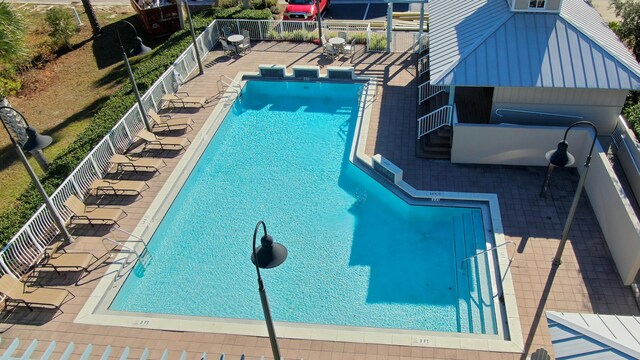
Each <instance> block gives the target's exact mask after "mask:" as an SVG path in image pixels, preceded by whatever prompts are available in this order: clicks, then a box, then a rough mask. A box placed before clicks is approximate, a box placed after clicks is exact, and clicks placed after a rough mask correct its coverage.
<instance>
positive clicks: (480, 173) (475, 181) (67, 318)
mask: <svg viewBox="0 0 640 360" xmlns="http://www.w3.org/2000/svg"><path fill="white" fill-rule="evenodd" d="M360 55H361V56H359V57H358V58H357V59H355V60H354V63H353V64H352V65H353V66H355V68H356V72H357V73H358V74H362V75H370V76H376V77H378V78H379V80H380V81H381V84H382V86H381V87H380V89H379V92H378V97H377V100H376V102H375V103H374V104H373V107H374V108H373V112H372V120H371V121H372V123H371V128H370V134H371V135H372V136H370V139H369V142H368V143H367V146H366V152H367V153H368V154H370V155H373V154H376V153H379V154H382V155H383V156H385V157H386V158H388V159H389V160H391V161H393V162H394V163H395V164H396V165H398V166H399V167H401V168H402V169H403V170H404V177H405V180H406V181H407V182H409V183H410V184H411V185H413V186H414V187H415V188H418V189H425V190H434V191H462V192H484V193H495V194H497V195H498V199H499V201H500V209H501V214H502V222H503V226H504V232H505V237H506V240H507V241H514V242H516V243H517V244H518V248H517V254H516V257H515V260H514V262H513V264H512V267H511V271H512V272H513V278H514V286H515V290H516V296H517V303H518V308H519V312H520V318H521V323H522V331H523V336H524V339H525V343H526V350H527V351H528V353H531V352H533V351H534V350H535V349H537V348H539V347H545V348H546V349H547V350H549V351H552V345H551V340H550V335H549V330H548V328H547V323H546V318H545V316H544V312H543V310H546V309H548V310H558V311H568V312H588V313H605V314H619V315H640V312H639V310H638V307H637V305H636V303H635V301H634V299H633V297H632V294H631V291H630V290H629V288H627V287H624V286H623V285H622V282H621V280H620V278H619V276H618V274H617V271H616V268H615V265H614V264H613V261H612V259H611V256H610V255H609V251H608V249H607V246H606V243H605V242H604V238H603V235H602V233H601V231H600V228H599V226H598V223H597V220H596V218H595V216H594V214H593V212H592V210H591V208H590V206H589V202H588V199H587V198H586V197H584V198H583V199H582V202H581V204H580V207H579V210H578V213H577V216H576V219H575V222H574V225H573V229H572V232H571V236H570V242H569V244H568V246H567V249H566V251H565V253H564V258H563V259H564V263H563V264H562V265H561V266H560V267H559V268H558V269H557V271H556V268H552V266H551V259H552V258H553V256H554V254H555V250H556V247H557V245H558V241H559V237H560V234H561V232H562V226H563V224H564V221H565V218H566V215H567V212H568V209H569V206H570V203H571V199H572V196H573V194H574V189H575V185H576V183H577V173H576V172H575V170H574V171H556V172H555V173H554V175H553V179H552V183H551V186H550V192H549V196H548V198H547V199H540V198H539V197H538V192H539V190H540V186H541V183H542V180H543V175H544V169H543V168H536V167H516V166H486V165H456V164H451V163H449V162H448V161H436V160H424V159H417V158H416V157H415V156H414V154H415V131H416V129H415V127H416V93H417V90H416V84H415V79H414V77H415V61H416V59H415V56H414V55H412V54H385V53H375V54H373V53H365V54H360ZM204 63H205V66H206V71H205V74H204V75H203V76H195V77H194V78H192V79H191V80H190V81H188V82H187V83H186V84H185V85H184V86H183V89H184V90H186V91H189V93H190V94H191V95H194V96H205V97H208V98H209V97H213V98H215V95H216V94H217V93H218V89H217V86H216V81H217V80H218V79H219V77H220V76H221V75H222V74H225V75H227V76H229V77H232V78H233V77H234V76H235V75H236V73H237V72H239V71H256V70H257V67H258V65H259V64H264V63H267V64H268V63H274V64H284V65H287V66H291V65H296V64H297V65H320V66H321V67H325V66H330V65H331V66H339V65H344V66H349V65H350V62H349V60H348V59H346V58H345V59H338V60H336V61H333V62H330V61H328V60H326V58H324V57H323V56H321V54H320V51H319V49H318V47H317V46H314V45H311V44H300V43H287V42H262V43H258V44H255V46H254V48H253V51H252V52H251V53H249V54H247V55H244V56H241V57H234V58H229V57H224V56H222V53H221V52H220V51H214V52H212V53H210V54H209V55H208V56H207V58H206V59H205V61H204ZM215 103H216V102H215V101H212V102H211V103H210V104H208V105H207V106H206V107H205V109H203V110H201V111H198V112H193V113H191V114H190V116H191V117H192V118H193V119H194V120H195V122H196V125H195V126H194V130H193V131H190V132H187V133H186V134H183V135H182V136H186V137H188V138H193V136H194V135H195V134H196V133H197V132H198V131H199V130H200V127H201V126H202V123H203V122H204V120H205V119H206V118H207V117H208V116H209V114H210V113H211V111H212V109H213V108H214V107H215ZM159 155H161V156H163V157H164V158H165V160H166V162H167V164H168V166H167V167H166V168H164V169H162V170H161V173H160V174H158V175H157V176H154V177H152V178H151V179H149V180H148V183H149V185H150V186H151V188H150V189H148V190H146V191H144V192H143V195H144V197H143V198H139V199H137V200H135V201H124V202H123V201H121V202H120V205H119V206H122V207H123V208H124V209H125V210H126V211H127V213H128V216H127V217H126V218H124V219H123V220H122V221H120V225H121V227H122V228H123V229H125V230H128V231H132V230H133V229H134V228H135V226H136V225H137V224H138V221H139V220H140V218H141V217H142V216H143V214H144V213H145V211H146V209H147V207H148V206H149V204H150V203H151V202H152V201H153V199H154V197H155V195H156V194H157V193H158V192H159V190H160V188H161V186H162V184H163V183H164V182H165V181H166V179H167V177H168V176H169V174H170V173H171V171H172V169H173V168H174V167H175V166H176V164H177V162H178V161H179V160H180V158H181V156H180V154H171V153H168V152H167V153H163V154H159ZM248 230H249V231H250V229H248ZM73 234H74V235H75V236H78V240H77V242H76V243H74V244H72V245H71V246H70V248H71V249H72V250H73V251H91V252H93V253H94V254H96V256H98V257H99V259H98V260H97V261H96V263H94V264H93V265H92V267H91V269H92V271H91V273H90V274H88V275H86V276H85V277H83V278H81V279H78V274H74V273H68V274H64V275H62V276H58V277H51V276H46V274H45V275H42V276H43V277H42V279H40V280H41V281H42V282H43V283H45V284H46V285H50V286H60V287H65V288H67V289H69V290H70V291H71V292H72V293H73V295H74V296H75V297H74V298H73V299H71V300H70V301H68V302H67V303H65V304H64V305H63V306H62V310H63V311H64V313H62V314H60V313H55V312H53V311H40V310H38V311H34V312H32V313H30V312H29V311H27V310H25V309H21V308H19V309H14V310H12V311H9V312H6V311H5V312H4V313H3V321H2V325H0V328H1V331H2V337H3V339H2V343H1V344H0V349H6V347H7V346H8V344H10V341H9V340H10V339H12V338H15V337H19V338H20V339H21V340H31V339H38V340H40V341H41V343H40V345H39V346H38V349H37V351H36V352H35V353H34V355H33V356H32V357H33V358H37V357H39V356H40V355H41V354H42V352H43V351H44V350H45V348H46V345H47V341H50V340H55V341H56V342H57V343H58V344H59V345H58V346H57V348H56V353H55V355H54V358H57V357H59V356H60V354H61V352H62V351H63V350H64V349H65V348H66V345H67V344H68V343H69V342H74V343H75V344H76V347H75V351H74V357H75V358H78V357H79V356H80V354H82V352H83V351H84V349H85V347H86V345H87V344H93V346H94V351H93V354H102V351H103V350H104V348H105V347H106V346H107V345H110V346H112V347H113V351H112V354H113V356H112V357H116V356H117V357H119V356H120V354H121V353H122V350H123V349H124V347H125V346H128V347H129V348H130V350H131V351H130V357H131V358H134V357H139V356H140V355H141V354H142V351H143V349H144V348H149V350H150V358H151V359H157V358H159V357H160V356H161V354H162V352H163V350H164V349H165V348H166V349H169V350H170V351H171V355H170V358H174V359H175V358H178V356H179V353H180V352H182V351H183V350H186V351H187V352H188V358H189V359H196V358H198V359H199V358H200V355H201V354H202V352H207V353H208V354H209V357H210V358H214V357H218V356H219V354H221V353H225V354H226V355H227V356H228V357H229V358H230V359H239V357H240V355H241V354H245V355H247V358H248V359H258V358H259V357H260V356H262V355H264V356H266V357H269V356H270V354H271V350H270V347H269V340H268V339H267V338H265V337H253V336H239V335H228V334H212V333H195V332H174V331H160V330H149V329H139V328H124V327H110V326H95V325H83V324H74V323H73V320H74V319H75V317H76V315H77V313H78V312H79V310H80V309H81V308H82V306H83V304H84V302H85V301H86V299H87V297H88V296H89V295H90V294H91V292H92V291H93V289H94V287H95V286H96V285H97V283H98V282H99V280H100V278H101V276H103V275H104V273H105V271H106V269H107V268H108V267H109V265H110V264H111V258H110V257H109V255H108V253H107V252H106V250H105V248H104V246H103V245H102V242H101V237H102V236H105V235H106V236H109V237H112V238H114V239H124V238H125V234H123V233H120V232H117V231H115V232H111V233H109V229H108V228H89V229H87V228H86V227H77V228H75V229H73ZM254 280H255V279H252V280H251V281H254ZM276 330H277V329H276ZM27 344H28V341H23V342H22V343H21V347H20V349H19V350H20V352H22V351H24V350H25V348H26V346H27ZM279 344H280V347H281V352H282V354H283V356H285V358H287V359H294V358H304V359H516V358H521V355H519V354H500V353H491V352H480V351H466V350H451V349H438V348H427V347H418V346H389V345H375V344H359V343H358V344H357V343H346V342H327V341H312V340H293V339H284V338H280V339H279ZM93 358H98V355H95V356H94V357H93Z"/></svg>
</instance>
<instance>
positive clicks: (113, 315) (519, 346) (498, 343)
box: [74, 72, 524, 353]
mask: <svg viewBox="0 0 640 360" xmlns="http://www.w3.org/2000/svg"><path fill="white" fill-rule="evenodd" d="M245 76H247V77H255V76H256V73H254V72H239V73H238V74H237V75H236V77H235V78H234V82H235V83H237V84H241V86H244V84H245V81H244V80H243V78H244V77H245ZM267 80H277V79H267ZM318 80H326V79H318ZM355 80H359V81H371V80H373V81H375V79H371V78H367V77H359V78H358V79H355ZM367 88H368V87H367ZM371 96H373V95H371V94H369V92H368V91H367V92H366V94H364V96H362V97H361V104H360V108H359V111H362V116H360V114H359V115H358V119H357V122H356V131H355V132H354V140H353V141H354V143H353V146H352V149H351V154H350V157H351V161H352V162H353V163H354V164H356V165H357V166H359V167H361V168H362V164H365V165H367V166H369V167H370V169H374V165H373V161H374V158H373V157H370V156H368V155H366V154H365V153H364V149H363V147H361V146H358V145H359V144H360V142H361V141H363V142H362V144H364V143H366V136H367V134H368V127H369V117H370V114H371V104H372V101H371V100H372V98H371ZM236 97H237V92H236V91H234V90H232V89H231V87H229V88H227V90H226V91H225V92H224V93H223V94H222V97H221V99H220V101H219V102H218V104H217V105H216V107H215V108H214V110H213V112H212V113H211V115H210V116H209V117H208V119H207V120H206V121H205V123H204V124H203V127H202V129H201V130H200V131H199V132H198V134H197V135H196V136H195V137H194V139H193V141H192V142H191V145H190V146H189V147H188V148H187V150H186V151H185V153H184V154H183V157H182V159H180V161H179V162H178V164H177V166H176V168H175V169H174V171H173V172H172V173H171V175H170V176H169V178H168V179H167V182H166V183H165V184H164V186H163V187H162V189H161V190H160V192H159V193H158V195H157V196H156V198H155V199H154V201H153V202H152V204H151V206H150V207H149V209H148V210H147V211H146V213H145V214H144V216H143V217H142V219H141V220H140V222H139V223H138V226H137V227H136V228H135V230H134V231H133V232H132V234H133V236H134V237H138V238H142V239H149V238H150V237H151V235H152V234H153V233H154V232H155V230H156V228H157V227H158V225H159V224H160V222H161V221H162V218H163V217H164V215H165V213H166V212H167V210H168V209H169V207H170V206H171V204H172V203H173V201H174V200H175V198H176V196H177V195H178V193H179V191H180V189H181V188H182V186H183V184H184V183H185V181H186V179H187V178H188V176H189V175H190V173H191V171H192V170H193V168H194V167H195V166H196V164H197V163H198V161H199V159H200V157H201V155H202V153H203V152H204V151H205V149H206V147H207V145H208V144H209V142H210V141H211V139H212V138H213V136H214V135H215V133H216V132H217V130H218V128H219V126H220V125H221V124H222V121H223V120H224V118H225V116H226V115H227V113H228V112H229V110H230V109H231V107H232V105H233V102H234V101H235V99H236ZM369 101H371V102H369ZM374 157H375V156H374ZM354 160H357V161H354ZM382 161H386V162H385V165H389V166H390V165H392V164H390V162H388V161H387V160H386V159H383V160H382ZM396 185H398V187H399V188H400V189H401V190H402V191H404V192H406V193H407V194H408V195H410V196H412V197H415V198H418V199H429V200H433V201H436V200H435V199H438V200H439V199H455V200H465V201H482V202H486V203H487V204H488V205H489V209H490V215H491V219H492V222H493V229H494V240H495V243H496V245H498V244H502V243H504V235H503V233H502V223H501V219H500V211H499V206H498V200H497V196H496V195H495V194H473V193H452V192H433V191H421V190H416V189H414V188H413V187H411V185H409V184H407V183H405V182H404V181H401V182H399V183H398V184H396ZM134 237H131V238H130V239H129V242H127V245H131V246H132V247H133V246H138V247H140V246H142V244H140V241H139V240H136V239H135V238H134ZM500 250H503V251H500ZM504 250H506V249H504V247H502V248H501V249H499V250H498V262H499V265H500V268H501V269H502V268H504V267H506V264H507V263H508V258H507V253H506V251H504ZM132 256H133V254H130V253H126V252H120V253H118V255H117V256H116V257H115V259H114V263H113V264H112V265H111V266H110V267H109V268H108V269H107V272H106V274H105V275H104V276H103V277H102V279H101V280H100V282H99V283H98V285H97V286H96V288H95V289H94V290H93V292H92V293H91V295H90V296H89V298H88V299H87V301H86V302H85V304H84V306H83V307H82V309H81V310H80V312H79V313H78V315H77V316H76V318H75V320H74V322H75V323H83V324H95V325H110V326H125V327H134V328H145V329H161V330H173V331H198V332H216V333H227V334H237V335H250V336H268V334H267V330H266V327H265V325H264V321H262V320H246V319H224V318H211V317H194V316H181V315H167V314H149V313H145V314H141V313H128V312H117V311H111V310H107V309H106V308H107V307H108V304H109V303H110V302H111V301H112V300H113V298H114V296H115V293H117V290H118V289H119V288H120V286H121V285H122V283H123V282H124V281H125V280H126V278H127V276H126V273H127V272H130V271H131V270H133V266H130V265H131V263H132V262H131V261H130V260H131V257H132ZM123 264H124V266H125V268H127V267H128V268H127V269H126V270H125V275H120V271H121V270H122V267H123ZM502 290H503V294H504V297H505V308H506V313H507V315H508V318H507V324H508V329H509V331H510V333H511V340H504V339H503V338H501V336H500V333H499V335H482V334H463V333H444V332H433V331H422V330H402V329H384V328H366V327H351V326H334V325H319V324H304V323H288V322H277V321H276V322H275V324H276V330H277V334H278V336H279V337H282V338H292V339H308V340H324V341H345V342H357V343H374V344H387V345H406V346H423V347H438V348H450V349H470V350H485V351H488V350H491V351H502V352H517V353H520V352H522V351H523V348H524V346H523V341H522V332H521V326H520V320H519V317H518V316H517V314H518V312H517V306H516V303H515V291H514V289H513V283H512V279H511V273H510V271H507V273H506V274H505V278H504V279H503V285H502ZM498 320H499V319H498ZM496 322H497V325H498V326H500V324H501V321H496ZM514 330H517V331H514ZM503 335H504V334H503Z"/></svg>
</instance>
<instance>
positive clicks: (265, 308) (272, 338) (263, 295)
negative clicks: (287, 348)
mask: <svg viewBox="0 0 640 360" xmlns="http://www.w3.org/2000/svg"><path fill="white" fill-rule="evenodd" d="M258 291H259V292H260V301H261V302H262V312H263V313H264V321H266V323H267V332H268V333H269V342H271V351H272V352H273V358H274V359H277V360H280V349H279V348H278V340H277V338H276V330H275V329H274V328H273V320H272V319H271V311H270V310H269V300H267V292H266V291H265V289H264V284H263V283H262V279H258Z"/></svg>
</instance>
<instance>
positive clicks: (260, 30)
mask: <svg viewBox="0 0 640 360" xmlns="http://www.w3.org/2000/svg"><path fill="white" fill-rule="evenodd" d="M258 21H259V23H258V31H259V32H260V40H265V39H264V34H263V33H262V24H263V23H264V22H265V21H267V20H258Z"/></svg>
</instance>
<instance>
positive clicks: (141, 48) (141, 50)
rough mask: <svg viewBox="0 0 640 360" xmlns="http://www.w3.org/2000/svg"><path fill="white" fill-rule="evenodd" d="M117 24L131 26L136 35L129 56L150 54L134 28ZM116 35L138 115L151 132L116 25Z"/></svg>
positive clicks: (122, 21) (149, 50) (126, 22)
mask: <svg viewBox="0 0 640 360" xmlns="http://www.w3.org/2000/svg"><path fill="white" fill-rule="evenodd" d="M119 23H125V24H128V25H129V26H131V28H132V29H133V31H134V32H135V34H136V39H135V41H136V45H135V46H134V48H133V49H132V50H131V55H133V56H137V55H146V54H148V53H150V52H151V48H150V47H148V46H146V45H145V44H143V43H142V39H141V38H140V37H139V36H138V31H136V28H135V27H134V26H133V25H131V23H130V22H128V21H126V20H120V21H119V22H118V24H119ZM116 34H117V35H118V42H119V43H120V49H121V50H122V59H123V60H124V63H125V65H126V67H127V73H128V74H129V79H130V80H131V84H132V85H133V92H134V93H135V95H136V100H137V101H138V109H139V110H140V115H141V116H142V121H143V122H144V126H145V127H146V128H147V130H149V131H151V130H152V127H151V124H149V119H148V118H147V114H145V112H144V105H142V98H141V97H140V92H138V85H137V84H136V78H135V77H134V76H133V70H131V64H129V57H128V56H127V52H126V51H125V50H124V46H123V45H122V39H121V38H120V31H119V30H118V26H117V25H116Z"/></svg>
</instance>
